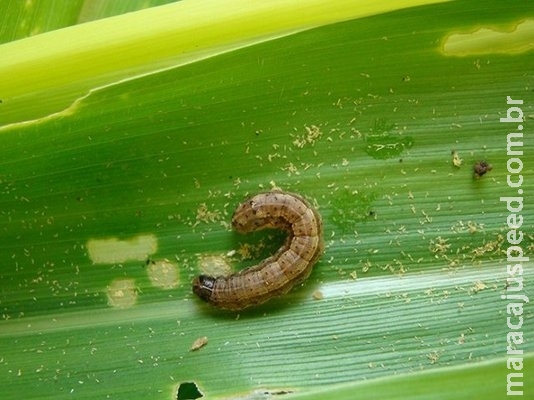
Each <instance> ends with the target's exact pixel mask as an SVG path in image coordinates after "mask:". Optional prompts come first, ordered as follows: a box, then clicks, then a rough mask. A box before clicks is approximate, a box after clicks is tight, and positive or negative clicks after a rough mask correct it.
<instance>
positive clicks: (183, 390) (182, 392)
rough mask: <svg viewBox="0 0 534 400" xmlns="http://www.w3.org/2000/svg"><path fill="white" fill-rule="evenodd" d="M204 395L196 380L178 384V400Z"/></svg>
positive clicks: (193, 398) (191, 399) (192, 398)
mask: <svg viewBox="0 0 534 400" xmlns="http://www.w3.org/2000/svg"><path fill="white" fill-rule="evenodd" d="M201 397H204V394H203V393H202V392H201V391H200V389H199V388H198V386H197V385H196V383H195V382H183V383H180V386H178V391H177V393H176V400H195V399H199V398H201Z"/></svg>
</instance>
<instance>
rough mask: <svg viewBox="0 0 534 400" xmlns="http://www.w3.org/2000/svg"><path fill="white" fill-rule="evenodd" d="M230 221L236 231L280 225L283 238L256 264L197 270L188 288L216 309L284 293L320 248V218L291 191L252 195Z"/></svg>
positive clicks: (307, 269)
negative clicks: (225, 272)
mask: <svg viewBox="0 0 534 400" xmlns="http://www.w3.org/2000/svg"><path fill="white" fill-rule="evenodd" d="M232 226H233V228H234V229H235V230H236V231H238V232H241V233H247V232H252V231H257V230H261V229H282V230H285V231H287V232H288V237H287V240H286V241H285V243H284V245H283V246H282V247H281V248H280V249H279V250H278V251H277V252H276V253H275V254H274V255H272V256H271V257H268V258H267V259H265V260H263V261H262V262H261V263H259V264H258V265H255V266H253V267H249V268H246V269H244V270H242V271H239V272H237V273H235V274H232V275H230V276H225V277H213V276H208V275H200V276H198V277H196V278H195V279H194V280H193V292H194V293H195V294H196V295H197V296H199V297H200V298H201V299H202V300H204V301H206V302H208V303H210V304H212V305H214V306H216V307H219V308H224V309H228V310H242V309H244V308H247V307H250V306H255V305H259V304H262V303H264V302H266V301H267V300H269V299H271V298H273V297H276V296H280V295H282V294H285V293H287V292H288V291H289V290H290V289H291V288H292V287H293V286H295V285H296V284H298V283H300V282H302V281H303V280H304V279H306V278H307V277H308V276H309V275H310V273H311V270H312V267H313V265H314V264H315V263H316V262H317V260H318V259H319V257H320V256H321V254H322V252H323V238H322V233H323V232H322V230H323V229H322V222H321V217H320V215H319V214H318V213H317V211H316V210H315V209H313V207H312V206H311V205H310V204H309V203H308V202H307V201H306V200H305V199H303V198H302V197H300V196H298V195H296V194H292V193H284V192H278V191H272V192H267V193H261V194H258V195H256V196H253V197H251V198H250V199H248V200H247V201H245V202H244V203H242V204H241V205H239V206H238V207H237V209H236V211H235V212H234V215H233V217H232Z"/></svg>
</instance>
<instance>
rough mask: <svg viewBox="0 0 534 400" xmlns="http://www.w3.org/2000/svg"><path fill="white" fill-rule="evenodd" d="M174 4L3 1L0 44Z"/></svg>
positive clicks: (153, 0) (141, 0)
mask: <svg viewBox="0 0 534 400" xmlns="http://www.w3.org/2000/svg"><path fill="white" fill-rule="evenodd" d="M173 1H175V0H150V1H147V0H133V1H113V2H112V1H100V0H96V1H95V0H89V1H86V0H69V1H66V2H65V1H57V0H39V1H20V0H5V1H2V2H1V3H0V43H6V42H11V41H13V40H18V39H23V38H26V37H28V36H33V35H38V34H40V33H44V32H49V31H52V30H55V29H61V28H65V27H67V26H72V25H76V24H79V23H84V22H88V21H94V20H96V19H100V18H106V17H111V16H113V15H119V14H124V13H127V12H132V11H138V10H142V9H144V8H148V7H153V6H158V5H162V4H168V3H171V2H173Z"/></svg>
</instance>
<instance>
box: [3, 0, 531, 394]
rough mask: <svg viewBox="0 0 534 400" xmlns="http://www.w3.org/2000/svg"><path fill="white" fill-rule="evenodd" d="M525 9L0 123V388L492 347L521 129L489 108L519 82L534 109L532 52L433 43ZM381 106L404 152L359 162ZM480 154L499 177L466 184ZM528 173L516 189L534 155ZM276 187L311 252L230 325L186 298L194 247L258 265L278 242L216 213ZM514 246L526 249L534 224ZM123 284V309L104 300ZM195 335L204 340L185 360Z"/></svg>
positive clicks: (498, 335)
mask: <svg viewBox="0 0 534 400" xmlns="http://www.w3.org/2000/svg"><path fill="white" fill-rule="evenodd" d="M488 4H490V5H488ZM516 4H517V5H518V4H519V3H514V2H512V3H507V4H506V5H503V4H501V3H500V2H490V3H488V2H465V3H463V2H453V3H447V4H442V5H437V6H431V7H422V8H418V9H411V10H405V11H400V12H395V13H391V14H384V15H380V16H376V17H372V18H366V19H360V20H355V21H349V22H346V23H340V24H335V25H332V26H327V27H323V28H320V29H314V30H311V31H308V32H304V33H300V34H296V35H293V36H290V37H286V38H283V39H279V40H276V41H272V42H268V43H263V44H260V45H255V46H252V47H248V48H244V49H242V50H239V51H235V52H232V53H229V54H225V55H221V56H218V57H214V58H212V59H209V60H205V61H202V62H198V63H195V64H191V65H188V66H184V67H181V68H177V69H174V70H170V71H166V72H159V73H157V74H153V75H147V76H144V77H143V78H141V79H137V80H135V81H130V82H123V83H121V84H119V85H116V86H112V87H108V88H106V89H103V90H101V91H98V92H95V93H93V94H91V96H89V97H87V98H86V99H84V100H83V101H82V102H81V103H80V104H79V105H78V106H77V108H76V110H75V112H74V113H73V114H72V115H70V116H66V117H63V118H56V119H51V120H47V121H44V122H42V123H40V124H30V125H27V126H24V127H21V128H16V129H12V130H8V131H4V132H3V133H2V136H1V140H2V146H1V148H0V160H1V161H0V196H1V197H0V227H1V228H0V255H1V257H2V260H4V263H3V264H2V267H0V268H1V269H0V306H1V309H2V317H3V320H4V321H2V322H1V323H0V336H1V338H2V340H1V341H0V354H1V355H2V356H1V357H0V359H1V362H0V377H1V379H2V382H5V385H2V387H5V389H3V390H4V394H3V396H4V397H5V398H7V399H11V398H13V399H14V398H20V394H21V393H25V394H27V395H28V397H29V395H31V397H32V398H51V397H53V398H55V399H62V398H67V397H69V398H72V396H73V395H75V396H76V398H79V399H84V398H87V399H88V398H105V397H106V396H111V397H116V398H129V399H134V398H161V399H168V398H171V397H172V396H176V394H177V390H178V386H179V384H180V383H183V382H195V384H196V385H198V387H199V389H200V391H201V392H202V393H204V394H205V395H206V397H209V398H212V397H224V396H230V395H232V396H234V397H236V396H238V395H239V394H240V393H249V392H253V391H255V390H260V391H266V392H269V393H288V396H289V393H296V392H301V393H302V392H313V391H316V390H323V389H324V388H325V386H327V385H332V384H337V383H346V382H358V381H362V380H364V379H368V380H370V379H371V380H372V379H378V378H384V377H389V376H391V375H394V374H401V373H405V372H418V371H421V370H427V369H429V370H436V371H437V370H439V369H440V368H442V367H445V366H463V365H467V366H476V365H478V363H479V362H481V361H486V360H493V359H502V357H503V356H504V354H505V352H506V329H507V328H506V322H505V321H506V319H505V318H506V307H505V305H504V303H503V301H502V300H501V297H500V296H501V294H503V293H504V291H505V290H506V288H505V285H506V279H505V278H506V260H505V259H504V258H503V255H504V254H505V251H506V247H507V242H506V232H507V230H506V229H505V228H506V213H507V211H506V208H505V204H504V203H503V202H500V201H499V197H500V196H514V195H515V194H516V193H515V192H514V193H511V189H510V188H509V187H508V186H507V185H506V175H507V171H506V162H507V159H508V157H507V155H506V134H507V133H508V132H509V129H512V128H513V127H507V126H505V125H503V124H501V123H499V117H500V116H501V115H503V112H505V111H506V104H505V101H506V96H508V95H511V94H514V95H516V96H518V97H521V98H523V99H524V100H525V106H524V108H525V109H524V112H525V115H532V114H533V113H534V112H533V110H532V104H533V101H532V100H533V99H532V91H531V90H530V88H531V87H532V79H533V77H532V75H531V73H530V72H528V69H527V67H526V66H529V65H532V64H533V61H534V59H533V58H534V55H533V53H532V52H530V53H521V54H517V55H514V56H509V55H493V54H490V55H485V56H484V57H483V58H481V56H476V57H469V56H466V57H461V58H460V57H445V56H443V55H442V54H441V53H440V48H439V46H440V43H441V41H442V40H443V38H444V37H446V35H447V34H448V33H450V32H452V31H456V30H462V31H464V30H467V31H469V30H470V29H474V27H475V26H476V27H478V26H480V25H482V24H488V25H492V26H493V25H499V24H511V23H513V22H514V21H517V20H519V19H523V18H526V17H532V16H531V15H530V14H528V12H527V11H525V10H524V7H522V6H521V7H519V6H517V7H514V6H513V5H516ZM444 16H445V17H444ZM407 27H409V28H407ZM407 76H409V77H410V79H409V80H408V79H406V77H407ZM376 121H387V124H386V125H385V127H386V128H388V131H387V132H388V133H387V134H393V135H395V138H397V139H399V138H400V139H399V140H400V142H399V143H403V144H404V145H402V146H400V147H397V150H399V151H398V153H395V154H394V157H391V158H388V157H384V158H379V157H372V156H370V155H369V154H368V151H367V147H368V145H369V141H368V138H369V137H373V136H372V135H384V132H377V125H376ZM388 124H390V125H388ZM389 128H391V129H389ZM366 138H367V139H366ZM408 138H409V141H408V142H406V141H405V140H408ZM451 150H454V151H455V152H456V154H457V155H458V157H460V158H461V159H462V160H463V161H462V164H461V165H460V166H454V165H453V164H452V161H451ZM523 150H524V154H525V155H526V154H532V153H533V152H534V146H533V145H532V143H531V142H527V141H526V140H525V143H524V147H523ZM400 159H402V161H401V160H400ZM480 159H485V160H488V162H490V163H491V164H492V166H493V169H492V170H491V171H490V172H488V173H487V174H486V175H484V176H483V177H482V178H480V179H475V178H474V177H473V166H474V165H475V163H476V162H477V161H479V160H480ZM523 175H524V190H525V193H527V192H529V191H531V190H532V188H533V187H534V186H533V182H534V172H533V169H532V166H528V165H527V163H525V166H524V170H523ZM273 186H277V187H281V188H283V189H285V190H289V191H294V192H297V193H300V194H302V195H304V196H305V197H307V198H308V199H310V200H312V201H314V202H315V203H316V204H317V206H318V208H319V210H320V212H321V214H322V216H323V219H324V227H325V241H326V251H325V254H324V256H323V258H322V259H321V261H320V262H319V264H318V265H317V267H316V268H315V270H314V272H313V274H312V276H311V277H310V279H309V280H308V282H307V283H306V284H305V285H304V287H301V288H297V290H295V291H294V292H291V293H290V294H289V295H288V296H285V297H284V298H282V299H278V300H275V301H273V302H271V303H268V304H266V305H265V306H263V307H261V308H259V309H257V310H252V311H250V312H247V313H243V314H242V315H241V316H239V318H237V316H236V315H235V314H232V313H221V312H218V311H214V310H211V309H209V308H207V307H204V306H203V305H201V304H199V303H198V302H197V301H196V299H193V297H192V294H191V292H190V281H191V279H192V278H193V276H195V275H197V274H198V273H199V272H200V264H201V262H200V260H203V259H205V258H206V257H216V258H217V260H222V261H221V262H226V261H227V262H228V263H229V264H230V265H231V266H233V267H236V268H239V267H242V266H243V265H248V264H249V262H250V260H249V259H246V257H245V256H244V254H246V252H240V250H242V249H243V246H244V244H246V243H251V244H252V247H253V248H254V249H255V250H257V253H254V254H255V255H257V256H258V257H259V256H260V255H261V254H264V253H262V249H263V247H261V246H263V245H261V246H260V245H259V244H262V243H267V245H266V246H269V243H270V239H269V236H268V235H269V233H266V234H265V235H259V236H257V237H254V238H252V239H250V242H248V238H245V237H242V236H240V235H237V234H234V233H232V232H231V231H230V228H229V221H230V218H231V214H232V212H233V210H234V208H235V207H236V205H237V204H238V203H239V202H240V201H242V200H243V199H244V197H245V196H246V195H247V194H252V193H255V192H258V191H261V190H268V189H270V188H271V187H273ZM524 212H525V225H524V227H523V228H524V232H533V231H534V229H532V228H533V227H534V225H533V222H532V221H533V220H534V218H532V217H533V213H532V211H531V209H527V208H525V211H524ZM111 238H112V239H114V241H113V242H112V243H117V242H118V243H120V245H121V249H122V250H121V252H122V251H123V252H124V253H125V255H122V256H121V255H117V254H113V256H114V258H113V261H112V262H111V261H109V262H105V261H98V262H95V260H97V259H98V260H102V259H104V260H105V259H106V257H110V256H109V254H108V253H106V252H105V251H104V250H99V251H103V256H102V257H103V258H97V256H95V255H94V254H93V253H91V252H90V250H89V246H88V243H89V242H90V241H93V242H91V243H95V242H94V241H96V243H97V244H102V243H103V244H106V243H107V244H109V242H107V240H109V239H111ZM275 238H276V239H275V240H278V237H277V236H275ZM521 245H522V246H523V247H524V248H525V249H529V251H530V250H531V249H532V246H533V238H532V236H531V234H526V235H525V237H524V240H523V242H522V243H521ZM97 247H98V246H97ZM139 247H141V248H142V249H144V250H143V251H142V252H141V253H138V252H135V251H134V250H135V249H138V248H139ZM259 247H260V249H259V250H258V248H259ZM114 248H115V249H116V247H111V249H112V250H111V253H113V249H114ZM266 248H269V247H266ZM145 249H146V250H145ZM231 250H235V253H236V255H232V253H230V254H228V252H229V251H231ZM132 254H134V255H132ZM121 257H122V259H121ZM110 259H111V258H108V260H110ZM158 263H160V264H158ZM154 265H163V266H164V271H168V270H172V271H175V272H176V274H177V276H176V277H175V278H174V279H175V280H174V281H172V285H170V286H168V287H164V286H158V281H157V280H156V281H155V280H154V279H153V276H151V275H149V273H148V271H150V270H151V268H153V266H154ZM530 266H531V263H530V264H528V265H527V266H526V267H525V272H524V274H525V275H524V278H525V280H526V279H532V270H533V269H532V268H530ZM165 268H166V269H165ZM117 282H118V283H117ZM527 290H528V289H527ZM313 291H318V292H320V294H321V296H317V298H322V300H314V299H313V297H312V292H313ZM125 297H127V298H129V299H131V301H132V303H127V304H128V307H125V306H124V303H118V302H116V300H117V299H119V298H125ZM121 304H122V305H123V306H121ZM113 305H115V306H116V307H113ZM121 307H124V308H121ZM531 321H532V319H531V318H528V319H525V331H526V330H527V329H528V327H530V325H532V322H531ZM199 337H207V339H208V340H209V345H207V346H205V347H203V348H201V349H199V350H198V351H195V352H190V351H189V349H190V348H191V345H192V343H193V342H194V341H195V340H196V339H197V338H199ZM523 348H524V349H525V351H527V352H531V351H532V350H533V347H532V343H531V342H530V341H527V342H525V343H524V344H523ZM475 370H476V368H472V369H470V371H471V372H473V371H475ZM473 373H474V372H473ZM482 374H483V373H482ZM503 374H504V372H503ZM475 376H476V378H475V377H474V378H473V379H484V376H483V375H476V374H475ZM504 379H505V378H504ZM488 385H490V386H491V385H494V386H491V387H493V388H496V387H501V385H502V382H499V383H493V382H490V383H488ZM264 388H265V389H264ZM284 397H285V396H284ZM387 397H388V396H387V395H386V396H385V398H387ZM340 398H343V397H340ZM448 398H456V397H455V396H450V397H448Z"/></svg>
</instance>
